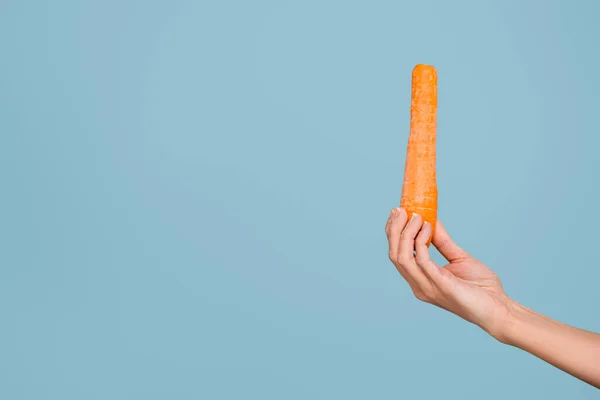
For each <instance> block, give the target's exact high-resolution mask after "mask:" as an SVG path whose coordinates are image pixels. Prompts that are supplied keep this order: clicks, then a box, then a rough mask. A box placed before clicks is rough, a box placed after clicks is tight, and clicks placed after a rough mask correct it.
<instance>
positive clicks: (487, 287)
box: [385, 208, 600, 388]
mask: <svg viewBox="0 0 600 400" xmlns="http://www.w3.org/2000/svg"><path fill="white" fill-rule="evenodd" d="M431 229H432V227H431V226H429V225H428V224H427V223H425V224H423V222H422V219H421V217H420V216H418V215H414V216H413V217H412V218H411V220H410V221H408V216H407V215H406V212H405V211H404V210H402V209H397V208H395V209H393V210H392V212H391V214H390V218H389V219H388V221H387V223H386V227H385V231H386V234H387V237H388V242H389V257H390V260H391V261H392V262H393V263H394V265H395V266H396V268H397V269H398V272H400V274H401V275H402V277H403V278H404V279H405V280H406V281H407V282H408V284H409V285H410V287H411V289H412V290H413V293H414V294H415V296H416V297H417V298H418V299H419V300H422V301H425V302H427V303H431V304H433V305H436V306H438V307H441V308H443V309H445V310H448V311H450V312H452V313H454V314H456V315H458V316H459V317H461V318H463V319H465V320H467V321H469V322H471V323H473V324H475V325H477V326H479V327H480V328H482V329H484V330H485V331H486V332H488V333H489V334H490V335H491V336H493V337H494V338H496V339H497V340H499V341H500V342H502V343H505V344H508V345H511V346H515V347H518V348H520V349H523V350H525V351H527V352H529V353H531V354H533V355H535V356H537V357H539V358H541V359H542V360H544V361H546V362H548V363H550V364H552V365H554V366H556V367H557V368H559V369H561V370H563V371H565V372H567V373H569V374H571V375H573V376H575V377H576V378H579V379H581V380H582V381H585V382H587V383H589V384H590V385H593V386H595V387H597V388H600V334H597V333H593V332H589V331H585V330H582V329H577V328H574V327H571V326H568V325H565V324H562V323H560V322H557V321H554V320H552V319H550V318H547V317H545V316H543V315H541V314H538V313H536V312H534V311H532V310H529V309H528V308H526V307H523V306H522V305H520V304H518V303H516V302H515V301H513V300H511V299H510V298H509V297H508V296H507V295H506V293H505V292H504V289H503V288H502V283H501V282H500V279H499V278H498V276H497V275H496V274H495V273H494V272H493V271H492V270H491V269H489V268H488V267H487V266H485V265H484V264H483V263H481V262H480V261H478V260H476V259H474V258H473V257H471V256H470V255H469V254H468V253H467V252H466V251H464V250H463V249H461V248H460V247H458V246H457V245H456V244H455V243H454V241H452V239H451V238H450V236H449V235H448V233H447V232H446V231H445V229H444V227H443V226H442V224H441V223H440V222H439V221H438V222H437V224H436V226H435V231H434V234H433V245H434V246H435V247H436V248H437V249H438V250H439V251H440V253H441V254H442V255H443V256H444V257H445V258H446V259H447V260H448V264H447V265H445V266H443V267H438V266H437V265H436V264H435V263H434V262H433V261H432V260H431V259H430V257H429V250H428V248H427V246H426V242H427V238H428V237H429V234H430V233H431Z"/></svg>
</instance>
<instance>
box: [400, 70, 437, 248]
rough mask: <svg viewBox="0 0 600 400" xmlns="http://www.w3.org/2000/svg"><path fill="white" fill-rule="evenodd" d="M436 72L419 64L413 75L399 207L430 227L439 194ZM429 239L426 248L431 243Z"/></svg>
mask: <svg viewBox="0 0 600 400" xmlns="http://www.w3.org/2000/svg"><path fill="white" fill-rule="evenodd" d="M436 114H437V72H436V70H435V68H434V67H432V66H430V65H423V64H418V65H417V66H416V67H415V68H414V69H413V72H412V96H411V105H410V135H409V137H408V147H407V150H406V166H405V169H404V184H403V185H402V199H401V200H400V207H402V208H404V209H405V210H406V212H407V213H408V216H409V218H410V217H411V216H412V214H413V213H417V214H419V215H421V217H423V220H424V221H427V222H428V223H429V224H431V228H432V229H431V232H432V235H433V230H434V228H435V224H436V221H437V203H438V191H437V182H436V174H435V169H436V166H435V158H436V154H435V153H436V152H435V147H436V146H435V142H436V125H437V118H436ZM432 235H430V237H429V239H428V241H427V246H429V245H430V243H431V237H432Z"/></svg>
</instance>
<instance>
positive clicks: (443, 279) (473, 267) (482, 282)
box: [385, 208, 511, 341]
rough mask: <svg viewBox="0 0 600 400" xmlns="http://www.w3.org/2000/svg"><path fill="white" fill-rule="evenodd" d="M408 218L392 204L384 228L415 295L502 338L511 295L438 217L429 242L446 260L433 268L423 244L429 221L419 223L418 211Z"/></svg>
mask: <svg viewBox="0 0 600 400" xmlns="http://www.w3.org/2000/svg"><path fill="white" fill-rule="evenodd" d="M407 221H408V216H407V213H406V211H405V210H404V209H400V208H395V209H392V212H391V214H390V217H389V219H388V221H387V224H386V226H385V231H386V234H387V237H388V241H389V257H390V260H391V261H392V262H393V263H394V265H395V266H396V268H397V269H398V272H400V274H401V275H402V277H403V278H404V279H405V280H406V281H407V282H408V284H409V285H410V287H411V289H412V291H413V293H414V295H415V296H416V297H417V298H418V299H419V300H422V301H425V302H427V303H431V304H434V305H436V306H438V307H441V308H443V309H445V310H448V311H450V312H452V313H454V314H456V315H458V316H459V317H462V318H464V319H465V320H467V321H469V322H472V323H474V324H476V325H477V326H479V327H481V328H482V329H484V330H485V331H486V332H488V333H489V334H491V335H492V336H494V337H495V338H497V339H498V340H500V341H502V340H503V339H502V328H503V327H504V325H505V321H506V319H507V318H508V315H509V311H510V308H511V300H510V299H509V298H508V296H507V295H506V294H505V293H504V290H503V288H502V283H501V282H500V279H499V278H498V276H496V274H495V273H494V272H493V271H492V270H491V269H489V268H488V267H486V266H485V265H484V264H482V263H481V262H479V261H477V260H476V259H474V258H473V257H471V256H470V255H469V254H467V253H466V252H465V251H464V250H462V249H461V248H460V247H458V246H457V245H456V244H455V243H454V242H453V241H452V239H451V238H450V236H449V235H448V233H447V232H446V231H445V229H444V227H443V226H442V224H441V223H440V222H439V221H438V222H437V223H436V226H435V231H434V234H433V240H432V243H433V245H434V246H435V247H436V248H437V249H438V250H439V252H440V253H441V254H442V255H443V256H444V257H445V258H446V259H447V260H448V262H449V263H448V264H447V265H445V266H443V267H441V268H440V267H438V266H437V265H436V264H435V263H434V262H433V261H432V260H431V259H430V257H429V250H428V248H427V246H426V243H427V238H428V237H429V235H430V234H431V229H432V228H431V225H430V224H428V223H427V222H425V223H423V220H422V218H421V216H419V215H417V214H413V216H412V218H411V220H410V221H408V223H407Z"/></svg>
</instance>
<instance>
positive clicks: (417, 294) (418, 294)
mask: <svg viewBox="0 0 600 400" xmlns="http://www.w3.org/2000/svg"><path fill="white" fill-rule="evenodd" d="M414 294H415V297H416V298H417V299H418V300H421V301H424V302H426V303H427V302H428V301H429V298H428V297H427V295H426V294H425V292H422V291H420V290H419V291H416V292H414Z"/></svg>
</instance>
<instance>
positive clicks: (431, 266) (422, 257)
mask: <svg viewBox="0 0 600 400" xmlns="http://www.w3.org/2000/svg"><path fill="white" fill-rule="evenodd" d="M430 235H431V224H429V223H428V222H425V223H424V224H423V228H421V231H420V232H419V234H418V235H417V237H416V239H415V251H416V253H417V255H416V257H415V258H416V261H417V265H418V266H419V267H421V268H422V269H423V271H424V272H425V274H426V275H427V276H428V277H429V278H430V279H432V280H435V279H436V278H437V276H438V274H439V269H438V267H437V265H435V263H434V262H433V261H432V260H431V258H430V257H429V249H428V248H427V241H428V239H429V236H430Z"/></svg>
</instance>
